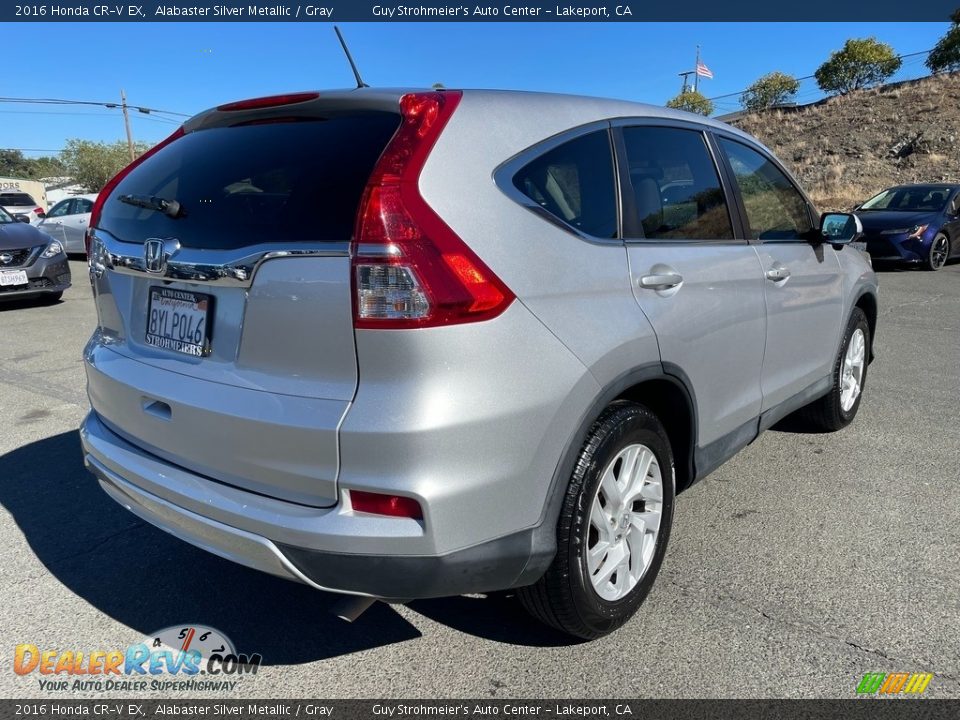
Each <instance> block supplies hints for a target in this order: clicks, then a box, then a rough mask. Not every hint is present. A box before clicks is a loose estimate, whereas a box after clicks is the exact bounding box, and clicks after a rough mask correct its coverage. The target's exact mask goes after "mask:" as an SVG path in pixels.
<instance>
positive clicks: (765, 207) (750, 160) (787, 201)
mask: <svg viewBox="0 0 960 720" xmlns="http://www.w3.org/2000/svg"><path fill="white" fill-rule="evenodd" d="M720 147H721V148H722V150H723V152H724V154H726V156H727V159H728V160H729V162H730V167H731V169H732V170H733V175H734V178H735V179H736V182H737V186H738V187H739V188H740V196H741V197H742V198H743V206H744V209H745V210H746V212H747V222H748V223H749V225H750V228H749V230H750V237H752V238H753V239H754V240H794V239H802V238H804V237H806V235H807V233H809V232H810V230H811V229H812V228H813V225H812V223H811V221H810V212H809V210H808V209H807V201H806V200H804V199H803V196H802V195H801V194H800V191H799V190H797V189H796V188H795V187H794V186H793V183H792V182H790V180H789V179H788V178H787V176H786V175H784V174H783V172H782V171H781V170H780V168H778V167H777V166H776V165H774V164H773V163H772V162H771V161H770V160H769V158H767V157H764V156H763V155H761V154H760V153H758V152H757V151H756V150H753V149H751V148H748V147H747V146H746V145H743V144H741V143H738V142H735V141H733V140H728V139H726V138H720Z"/></svg>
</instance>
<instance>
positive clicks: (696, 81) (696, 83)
mask: <svg viewBox="0 0 960 720" xmlns="http://www.w3.org/2000/svg"><path fill="white" fill-rule="evenodd" d="M693 91H694V92H700V46H699V45H697V62H696V63H695V64H694V66H693Z"/></svg>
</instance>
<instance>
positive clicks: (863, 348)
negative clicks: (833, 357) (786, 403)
mask: <svg viewBox="0 0 960 720" xmlns="http://www.w3.org/2000/svg"><path fill="white" fill-rule="evenodd" d="M869 355H870V325H869V323H868V322H867V316H866V315H865V314H864V312H863V310H861V309H860V308H858V307H857V308H854V309H853V313H852V314H851V315H850V321H849V322H848V323H847V329H846V331H845V332H844V334H843V342H842V343H841V344H840V353H839V354H838V355H837V361H836V363H834V366H833V387H832V388H830V392H829V393H827V394H826V395H824V396H823V397H822V398H819V399H818V400H814V401H813V402H812V403H810V404H809V405H807V406H806V407H804V408H801V409H800V410H798V411H797V417H798V419H800V421H801V422H802V423H803V424H804V426H806V427H808V428H809V429H810V430H813V431H815V432H835V431H836V430H840V429H842V428H845V427H846V426H847V425H849V424H850V423H851V422H852V421H853V418H854V417H856V415H857V410H859V409H860V400H861V399H862V398H863V389H864V387H865V386H866V382H867V367H868V361H869ZM858 363H859V365H858ZM851 383H855V387H854V386H853V385H852V384H851Z"/></svg>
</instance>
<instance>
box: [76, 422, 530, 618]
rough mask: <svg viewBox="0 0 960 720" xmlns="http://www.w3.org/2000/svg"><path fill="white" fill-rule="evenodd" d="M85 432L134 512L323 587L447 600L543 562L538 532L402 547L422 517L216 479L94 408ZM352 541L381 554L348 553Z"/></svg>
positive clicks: (96, 469)
mask: <svg viewBox="0 0 960 720" xmlns="http://www.w3.org/2000/svg"><path fill="white" fill-rule="evenodd" d="M80 436H81V441H82V445H83V451H84V462H85V464H86V466H87V468H88V469H89V470H90V472H92V473H93V475H94V476H95V477H96V478H97V480H98V481H99V483H100V485H101V487H102V488H103V490H104V491H105V492H106V493H107V494H108V495H109V496H110V497H112V498H113V499H114V500H116V501H117V502H118V503H120V504H121V505H123V506H124V507H125V508H127V509H128V510H129V511H131V512H133V513H134V514H136V515H137V516H139V517H141V518H142V519H144V520H146V521H147V522H149V523H151V524H153V525H155V526H157V527H159V528H160V529H162V530H165V531H166V532H168V533H170V534H172V535H174V536H176V537H178V538H180V539H182V540H184V541H186V542H189V543H191V544H193V545H196V546H198V547H200V548H203V549H204V550H207V551H209V552H211V553H214V554H216V555H219V556H221V557H224V558H227V559H229V560H232V561H234V562H237V563H240V564H242V565H246V566H248V567H252V568H255V569H257V570H261V571H264V572H268V573H271V574H273V575H278V576H281V577H285V578H287V579H290V580H295V581H298V582H302V583H306V584H308V585H311V586H313V587H315V588H317V589H320V590H327V591H331V592H338V593H345V594H351V595H363V596H369V597H375V598H382V599H386V600H399V601H405V600H412V599H415V598H427V597H444V596H449V595H458V594H463V593H468V592H483V591H491V590H501V589H506V588H510V587H517V586H520V585H525V584H529V583H530V582H533V581H534V580H535V579H536V577H537V576H538V575H539V574H540V573H541V572H542V570H543V567H544V566H543V562H542V560H543V558H539V557H538V554H537V553H536V552H535V551H534V545H535V543H534V530H533V529H528V530H525V531H522V532H518V533H514V534H511V535H508V536H506V537H501V538H497V539H495V540H491V541H488V542H484V543H481V544H479V545H475V546H472V547H468V548H465V549H461V550H457V551H454V552H451V553H446V554H442V555H403V554H395V551H396V549H397V547H403V542H402V540H403V537H404V536H405V535H410V534H422V533H423V532H424V528H423V526H422V525H421V523H420V522H418V521H416V520H411V519H407V518H385V517H377V516H365V515H355V514H353V512H352V511H350V510H348V509H346V508H345V507H344V505H343V504H342V503H341V504H340V505H339V506H337V507H334V508H312V507H306V506H302V505H297V504H294V503H287V502H283V501H280V500H276V499H272V498H265V497H263V496H260V495H256V494H254V493H250V492H247V491H243V490H240V489H237V488H234V487H230V486H228V485H223V484H220V483H216V482H212V481H210V480H209V479H207V478H204V477H202V476H198V475H195V474H192V473H190V472H188V471H186V470H184V469H182V468H178V467H176V466H174V465H172V464H170V463H167V462H165V461H163V460H161V459H159V458H157V457H154V456H152V455H150V454H149V453H146V452H145V451H143V450H141V449H139V448H137V447H135V446H133V445H131V444H130V443H128V442H127V441H125V440H124V439H122V438H121V437H119V436H118V435H116V434H115V433H113V432H112V431H111V430H110V429H109V428H108V427H107V426H106V425H105V424H104V423H103V422H102V421H101V419H100V418H99V417H98V416H97V414H96V413H95V412H91V413H90V414H89V415H88V416H87V418H86V419H85V420H84V422H83V425H82V426H81V428H80ZM352 545H361V546H362V547H365V548H371V547H376V546H380V547H381V551H380V552H376V551H369V550H368V551H365V552H362V553H358V552H349V551H348V548H349V547H351V546H352ZM535 558H536V560H538V562H533V560H534V559H535Z"/></svg>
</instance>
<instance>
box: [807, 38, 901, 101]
mask: <svg viewBox="0 0 960 720" xmlns="http://www.w3.org/2000/svg"><path fill="white" fill-rule="evenodd" d="M901 64H902V62H901V60H900V58H898V57H897V54H896V53H895V52H894V51H893V48H892V47H890V46H889V45H887V44H886V43H882V42H879V41H878V40H877V39H876V38H861V39H858V40H847V42H846V43H845V44H844V46H843V49H841V50H837V51H836V52H835V53H833V54H831V55H830V59H829V60H827V61H826V62H825V63H824V64H823V65H821V66H820V67H819V68H817V71H816V72H815V73H814V77H815V78H816V79H817V85H819V86H820V89H821V90H823V91H824V92H827V93H847V92H850V91H851V90H860V89H861V88H866V87H870V86H871V85H876V84H877V83H881V82H883V81H884V80H886V79H887V78H888V77H890V76H891V75H893V74H894V73H895V72H896V71H897V70H899V69H900V65H901Z"/></svg>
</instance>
